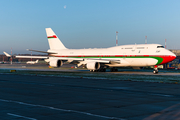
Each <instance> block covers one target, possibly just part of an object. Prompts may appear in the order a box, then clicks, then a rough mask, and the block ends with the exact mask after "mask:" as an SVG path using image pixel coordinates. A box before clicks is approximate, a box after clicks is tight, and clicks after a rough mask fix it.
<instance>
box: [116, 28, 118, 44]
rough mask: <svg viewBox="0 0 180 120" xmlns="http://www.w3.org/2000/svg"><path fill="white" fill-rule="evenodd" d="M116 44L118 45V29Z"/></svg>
mask: <svg viewBox="0 0 180 120" xmlns="http://www.w3.org/2000/svg"><path fill="white" fill-rule="evenodd" d="M116 46H118V31H116Z"/></svg>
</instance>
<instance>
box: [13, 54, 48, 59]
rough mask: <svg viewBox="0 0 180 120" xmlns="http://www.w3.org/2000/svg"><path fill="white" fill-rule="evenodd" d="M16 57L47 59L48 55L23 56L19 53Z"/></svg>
mask: <svg viewBox="0 0 180 120" xmlns="http://www.w3.org/2000/svg"><path fill="white" fill-rule="evenodd" d="M15 57H16V58H39V59H47V58H48V57H47V56H21V55H17V56H15Z"/></svg>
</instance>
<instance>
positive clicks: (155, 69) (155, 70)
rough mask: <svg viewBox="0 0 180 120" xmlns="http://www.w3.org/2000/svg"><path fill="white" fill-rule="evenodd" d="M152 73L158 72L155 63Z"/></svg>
mask: <svg viewBox="0 0 180 120" xmlns="http://www.w3.org/2000/svg"><path fill="white" fill-rule="evenodd" d="M153 73H154V74H157V73H158V66H157V65H155V66H154V71H153Z"/></svg>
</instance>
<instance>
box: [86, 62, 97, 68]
mask: <svg viewBox="0 0 180 120" xmlns="http://www.w3.org/2000/svg"><path fill="white" fill-rule="evenodd" d="M86 67H87V69H89V70H98V69H99V68H100V63H98V62H89V63H87V65H86Z"/></svg>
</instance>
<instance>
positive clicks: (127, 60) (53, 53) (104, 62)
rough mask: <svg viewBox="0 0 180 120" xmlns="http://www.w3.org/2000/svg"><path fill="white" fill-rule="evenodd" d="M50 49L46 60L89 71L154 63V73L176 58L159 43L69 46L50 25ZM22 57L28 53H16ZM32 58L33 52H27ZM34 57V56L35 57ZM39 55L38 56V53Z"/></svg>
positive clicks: (53, 63)
mask: <svg viewBox="0 0 180 120" xmlns="http://www.w3.org/2000/svg"><path fill="white" fill-rule="evenodd" d="M46 33H47V38H48V42H49V47H50V49H49V50H48V51H47V52H44V51H37V50H31V51H36V52H43V53H48V56H47V57H44V56H43V57H42V58H47V59H46V60H45V61H46V62H49V65H50V66H52V67H60V66H62V65H63V63H64V62H69V63H74V64H77V67H79V66H81V65H83V66H85V67H86V68H87V69H89V70H90V71H104V70H105V68H106V67H112V68H114V67H133V68H138V67H146V66H154V68H155V69H154V71H153V72H154V73H158V70H157V65H162V64H166V63H168V62H170V61H172V60H174V59H175V58H176V55H175V54H174V53H172V52H171V51H169V50H167V49H165V48H164V47H163V46H162V45H160V44H134V45H122V46H115V47H109V48H94V49H68V48H66V47H65V46H64V45H63V43H62V42H61V41H60V39H59V38H58V37H57V36H56V34H55V33H54V32H53V31H52V29H51V28H46ZM16 57H21V58H23V57H25V58H27V57H28V56H16ZM29 58H32V56H29ZM34 58H35V57H34ZM38 58H39V56H38Z"/></svg>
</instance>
